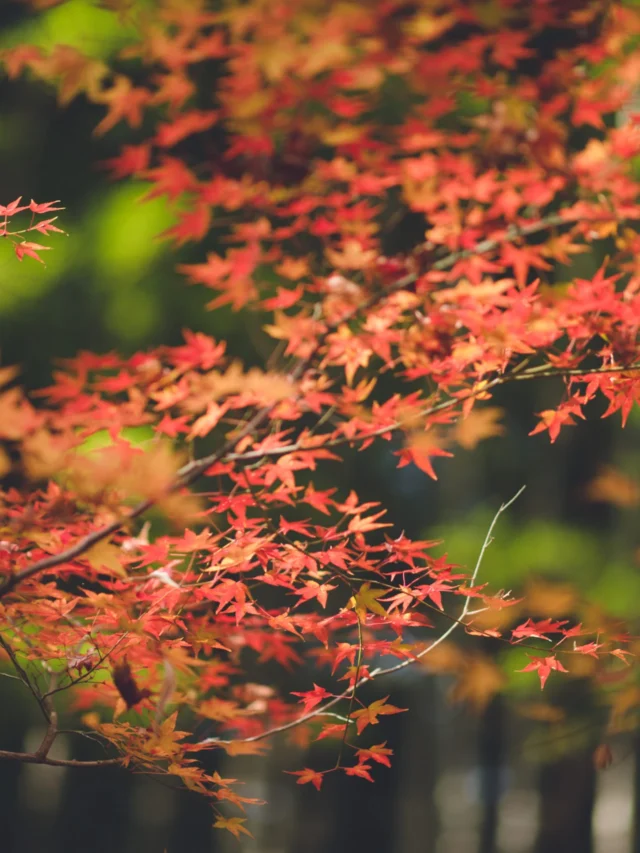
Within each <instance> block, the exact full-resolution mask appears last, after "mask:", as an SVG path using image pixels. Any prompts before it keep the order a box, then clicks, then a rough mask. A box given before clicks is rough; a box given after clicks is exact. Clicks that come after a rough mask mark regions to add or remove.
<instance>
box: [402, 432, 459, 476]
mask: <svg viewBox="0 0 640 853" xmlns="http://www.w3.org/2000/svg"><path fill="white" fill-rule="evenodd" d="M408 442H409V446H408V447H406V448H405V449H404V450H399V451H395V455H396V456H399V457H400V461H399V462H398V468H404V467H405V466H406V465H409V464H410V463H411V462H413V464H414V465H415V466H416V467H418V468H419V469H420V470H421V471H424V473H425V474H427V475H428V476H429V477H431V479H432V480H437V479H438V476H437V474H436V472H435V471H434V470H433V465H432V464H431V457H433V456H453V453H450V452H449V451H448V450H444V449H443V448H442V447H440V439H439V438H438V437H437V436H433V435H429V433H423V432H418V433H411V435H410V436H409V437H408Z"/></svg>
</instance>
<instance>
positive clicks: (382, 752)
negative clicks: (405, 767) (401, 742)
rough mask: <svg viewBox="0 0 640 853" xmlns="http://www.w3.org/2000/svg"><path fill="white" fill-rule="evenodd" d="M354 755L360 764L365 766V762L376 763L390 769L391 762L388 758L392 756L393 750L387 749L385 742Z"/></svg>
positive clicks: (360, 750)
mask: <svg viewBox="0 0 640 853" xmlns="http://www.w3.org/2000/svg"><path fill="white" fill-rule="evenodd" d="M356 755H357V756H358V762H359V763H360V764H366V762H367V761H377V762H378V764H384V765H385V766H386V767H391V761H390V760H389V757H388V756H390V755H393V750H392V749H387V742H386V740H385V741H383V742H382V743H378V744H375V745H374V746H368V747H366V749H359V750H358V751H357V752H356Z"/></svg>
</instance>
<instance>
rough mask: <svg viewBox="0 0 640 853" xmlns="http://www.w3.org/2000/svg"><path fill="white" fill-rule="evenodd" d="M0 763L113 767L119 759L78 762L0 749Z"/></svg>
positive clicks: (36, 753) (72, 759)
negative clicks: (15, 762) (19, 762)
mask: <svg viewBox="0 0 640 853" xmlns="http://www.w3.org/2000/svg"><path fill="white" fill-rule="evenodd" d="M0 761H21V762H23V763H24V764H47V765H48V766H49V767H115V766H116V765H118V764H120V763H121V762H122V759H121V758H99V759H96V760H95V761H80V760H76V759H75V758H49V757H48V756H46V755H39V753H38V752H9V751H8V750H6V749H0Z"/></svg>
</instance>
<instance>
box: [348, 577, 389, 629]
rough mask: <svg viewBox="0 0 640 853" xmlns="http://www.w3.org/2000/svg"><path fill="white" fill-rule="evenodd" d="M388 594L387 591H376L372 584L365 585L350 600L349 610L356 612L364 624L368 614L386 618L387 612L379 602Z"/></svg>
mask: <svg viewBox="0 0 640 853" xmlns="http://www.w3.org/2000/svg"><path fill="white" fill-rule="evenodd" d="M386 592H387V590H386V589H375V588H372V587H371V584H370V583H363V584H362V586H361V587H360V589H359V590H358V592H357V593H356V594H355V595H353V596H351V598H350V599H349V603H348V604H347V608H348V609H351V610H355V612H356V613H357V614H358V618H359V619H360V620H361V621H362V622H364V621H365V620H366V618H367V612H369V613H376V614H377V615H378V616H386V615H387V611H386V610H385V609H384V607H383V606H382V605H381V604H380V603H379V602H378V599H379V598H380V596H381V595H384V594H385V593H386Z"/></svg>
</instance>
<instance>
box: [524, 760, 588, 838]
mask: <svg viewBox="0 0 640 853" xmlns="http://www.w3.org/2000/svg"><path fill="white" fill-rule="evenodd" d="M594 799H595V770H594V766H593V759H592V756H591V753H590V752H583V753H580V754H578V755H567V756H564V757H563V758H562V759H560V760H559V761H556V762H554V763H549V764H546V765H544V767H543V768H542V771H541V774H540V822H539V829H538V839H537V843H536V853H592V851H593V835H592V829H591V818H592V813H593V805H594Z"/></svg>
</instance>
